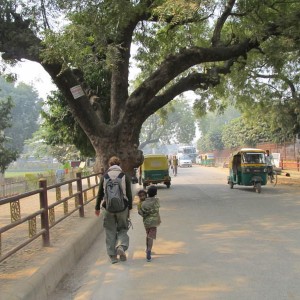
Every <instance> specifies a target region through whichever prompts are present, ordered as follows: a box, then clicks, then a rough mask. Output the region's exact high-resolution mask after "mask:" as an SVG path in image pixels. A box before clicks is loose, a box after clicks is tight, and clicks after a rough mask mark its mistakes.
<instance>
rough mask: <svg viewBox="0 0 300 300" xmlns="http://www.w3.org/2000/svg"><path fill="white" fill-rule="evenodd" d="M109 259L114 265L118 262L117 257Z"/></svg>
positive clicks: (112, 256) (111, 256) (113, 256)
mask: <svg viewBox="0 0 300 300" xmlns="http://www.w3.org/2000/svg"><path fill="white" fill-rule="evenodd" d="M109 259H110V262H111V263H112V264H116V263H117V262H118V258H117V255H110V256H109Z"/></svg>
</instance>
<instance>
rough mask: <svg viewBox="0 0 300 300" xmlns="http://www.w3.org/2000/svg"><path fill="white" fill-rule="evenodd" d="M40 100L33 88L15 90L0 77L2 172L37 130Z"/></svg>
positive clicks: (20, 86) (19, 86)
mask: <svg viewBox="0 0 300 300" xmlns="http://www.w3.org/2000/svg"><path fill="white" fill-rule="evenodd" d="M40 109H41V99H39V98H38V95H37V93H36V92H35V91H34V90H33V89H32V87H30V86H28V85H25V84H23V83H20V84H19V85H17V86H15V85H14V84H13V83H11V82H7V81H6V80H5V79H4V78H2V77H0V120H1V121H0V133H1V138H0V149H1V150H0V151H1V155H0V157H1V159H0V160H1V161H0V166H1V170H0V171H1V172H2V173H4V171H5V170H6V168H7V167H8V165H9V164H10V163H11V162H12V161H14V160H16V158H17V156H18V155H19V154H20V153H21V152H22V150H23V146H24V141H25V140H26V139H28V138H30V137H31V135H32V133H33V132H35V131H36V130H37V128H38V118H39V115H40Z"/></svg>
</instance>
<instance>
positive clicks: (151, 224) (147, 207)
mask: <svg viewBox="0 0 300 300" xmlns="http://www.w3.org/2000/svg"><path fill="white" fill-rule="evenodd" d="M156 195H157V188H156V186H154V185H151V186H150V187H149V188H148V198H146V196H147V194H146V191H144V190H141V191H139V192H138V196H139V198H140V201H139V203H138V213H139V214H140V215H141V216H142V217H143V223H144V226H145V230H146V259H147V261H148V262H150V261H151V259H152V258H151V251H152V247H153V240H155V239H156V234H157V226H159V225H160V223H161V219H160V214H159V207H160V204H159V199H158V198H157V197H155V196H156Z"/></svg>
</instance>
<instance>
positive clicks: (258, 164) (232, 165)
mask: <svg viewBox="0 0 300 300" xmlns="http://www.w3.org/2000/svg"><path fill="white" fill-rule="evenodd" d="M266 183H267V164H266V161H265V151H264V150H261V149H255V148H243V149H241V150H239V151H237V152H236V153H234V154H232V156H231V158H230V161H229V176H228V184H229V185H230V188H233V186H234V185H235V184H238V185H244V186H253V188H254V189H255V191H256V192H257V193H260V192H261V186H263V185H266Z"/></svg>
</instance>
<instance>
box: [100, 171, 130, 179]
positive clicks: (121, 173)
mask: <svg viewBox="0 0 300 300" xmlns="http://www.w3.org/2000/svg"><path fill="white" fill-rule="evenodd" d="M124 175H125V174H124V173H123V172H120V174H119V175H118V176H117V178H120V179H121V178H122V177H123V176H124ZM104 178H105V179H109V178H110V176H109V175H108V173H105V175H104Z"/></svg>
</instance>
